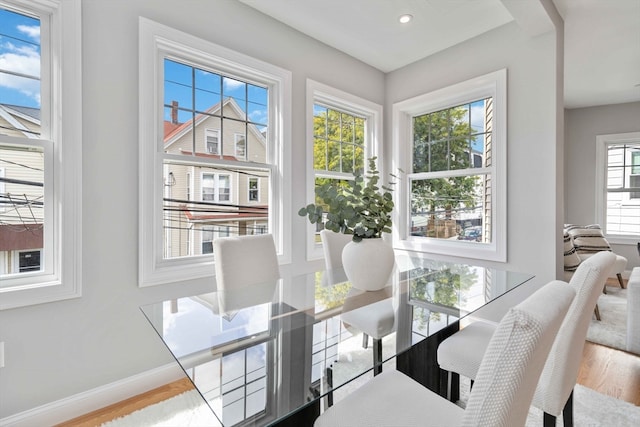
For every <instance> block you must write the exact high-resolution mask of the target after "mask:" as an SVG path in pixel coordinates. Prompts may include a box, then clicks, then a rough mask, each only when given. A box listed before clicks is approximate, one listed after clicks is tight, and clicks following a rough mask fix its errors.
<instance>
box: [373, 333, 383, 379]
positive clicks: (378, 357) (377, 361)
mask: <svg viewBox="0 0 640 427" xmlns="http://www.w3.org/2000/svg"><path fill="white" fill-rule="evenodd" d="M380 373H382V340H381V339H377V338H374V339H373V376H374V377H375V376H376V375H378V374H380Z"/></svg>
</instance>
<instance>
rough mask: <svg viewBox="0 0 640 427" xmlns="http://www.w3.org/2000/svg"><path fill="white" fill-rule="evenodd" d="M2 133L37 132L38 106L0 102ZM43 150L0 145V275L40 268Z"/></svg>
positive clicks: (30, 134)
mask: <svg viewBox="0 0 640 427" xmlns="http://www.w3.org/2000/svg"><path fill="white" fill-rule="evenodd" d="M0 128H2V132H3V134H6V135H9V136H15V137H21V138H25V137H27V138H34V139H37V138H39V136H40V110H39V109H36V108H28V107H19V106H14V105H6V104H0ZM43 173H44V154H43V152H42V151H39V150H36V149H34V150H23V149H19V148H16V147H13V146H10V145H0V275H7V274H14V273H24V272H29V271H39V270H40V269H41V254H42V248H43V229H44V225H43V224H44V212H45V210H44V186H43V183H44V176H43Z"/></svg>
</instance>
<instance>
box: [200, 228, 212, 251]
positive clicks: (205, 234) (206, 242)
mask: <svg viewBox="0 0 640 427" xmlns="http://www.w3.org/2000/svg"><path fill="white" fill-rule="evenodd" d="M214 233H215V229H214V228H213V227H202V253H203V254H212V253H213V239H214Z"/></svg>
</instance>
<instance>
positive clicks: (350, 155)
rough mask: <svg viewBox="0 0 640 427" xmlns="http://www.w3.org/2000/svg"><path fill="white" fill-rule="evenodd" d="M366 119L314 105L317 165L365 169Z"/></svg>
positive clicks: (340, 169)
mask: <svg viewBox="0 0 640 427" xmlns="http://www.w3.org/2000/svg"><path fill="white" fill-rule="evenodd" d="M364 128H365V124H364V119H362V118H360V117H356V116H355V115H353V114H350V113H347V112H341V111H338V110H334V109H331V108H326V107H322V106H320V105H314V118H313V129H314V135H315V138H314V168H315V170H318V171H322V170H324V171H331V172H341V173H353V172H354V171H356V170H358V171H362V170H364V139H365V136H364V131H365V129H364Z"/></svg>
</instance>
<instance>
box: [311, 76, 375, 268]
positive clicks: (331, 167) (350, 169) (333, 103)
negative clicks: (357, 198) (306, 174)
mask: <svg viewBox="0 0 640 427" xmlns="http://www.w3.org/2000/svg"><path fill="white" fill-rule="evenodd" d="M307 99H308V100H309V104H308V119H307V123H308V126H309V132H308V135H309V143H308V144H309V146H310V147H312V149H310V150H309V151H310V153H311V155H310V159H309V164H310V165H312V171H313V176H312V177H310V179H309V182H310V185H309V186H308V187H307V194H308V200H309V202H312V201H313V202H314V203H318V202H320V203H321V201H319V200H317V199H316V198H315V187H316V186H318V185H322V184H323V183H327V182H329V183H333V184H334V185H336V186H342V185H345V184H346V183H347V182H348V181H349V180H351V179H353V174H354V172H359V173H361V174H362V173H364V172H365V167H366V163H367V162H366V159H368V158H369V157H374V156H377V155H378V152H379V150H380V145H379V144H380V141H381V139H382V107H381V106H380V105H378V104H374V103H372V102H370V101H367V100H364V99H362V98H359V97H356V96H354V95H351V94H348V93H346V92H342V91H340V90H337V89H334V88H332V87H329V86H326V85H323V84H321V83H318V82H315V81H313V80H307ZM310 169H311V168H310ZM378 169H380V170H381V172H382V169H383V165H382V163H381V162H378ZM380 176H381V177H384V176H385V174H384V173H381V174H380ZM321 229H322V224H319V226H317V227H316V226H312V225H310V226H309V238H308V247H309V248H308V251H307V253H309V254H310V258H318V257H321V256H322V247H321V246H320V245H321V243H320V237H319V234H318V233H319V231H320V230H321Z"/></svg>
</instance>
